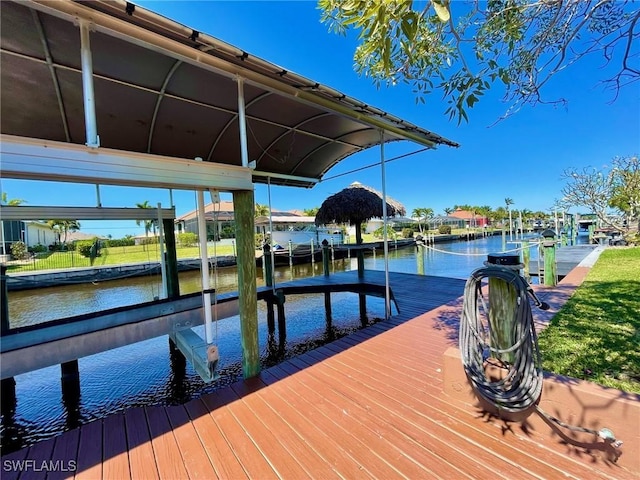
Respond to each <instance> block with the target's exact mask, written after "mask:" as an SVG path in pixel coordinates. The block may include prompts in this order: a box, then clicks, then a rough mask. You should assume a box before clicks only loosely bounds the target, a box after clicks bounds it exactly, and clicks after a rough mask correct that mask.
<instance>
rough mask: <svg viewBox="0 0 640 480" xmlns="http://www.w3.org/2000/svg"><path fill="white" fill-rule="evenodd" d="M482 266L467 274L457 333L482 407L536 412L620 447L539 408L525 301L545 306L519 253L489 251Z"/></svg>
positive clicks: (512, 413)
mask: <svg viewBox="0 0 640 480" xmlns="http://www.w3.org/2000/svg"><path fill="white" fill-rule="evenodd" d="M484 265H485V266H484V267H483V268H479V269H476V270H475V271H473V272H472V273H471V276H470V277H469V279H468V280H467V283H466V285H465V290H464V302H463V310H462V316H461V318H460V335H459V346H460V354H461V357H462V363H463V367H464V370H465V373H466V375H467V378H468V379H469V381H470V383H471V385H472V387H473V390H474V392H475V393H476V396H477V398H478V400H479V402H480V405H481V407H482V408H483V409H484V410H485V411H487V412H489V413H491V414H493V415H496V416H497V417H500V418H502V419H503V420H508V421H516V422H519V421H522V420H524V419H525V418H526V417H528V416H529V415H530V414H531V413H533V412H534V411H535V412H537V413H538V414H540V415H541V416H543V417H544V418H545V419H546V420H547V421H549V422H553V423H554V424H556V425H558V426H560V427H562V428H566V429H569V430H572V431H576V432H583V433H589V434H593V435H595V436H596V438H600V439H602V440H604V441H605V442H606V443H608V444H610V445H611V446H612V447H614V448H615V449H619V448H620V447H621V446H622V441H620V440H616V438H615V436H614V435H613V433H612V432H611V431H610V430H609V429H607V428H603V429H601V430H599V431H598V430H593V429H589V428H584V427H578V426H572V425H568V424H566V423H563V422H561V421H560V420H558V419H557V418H555V417H553V416H551V415H549V414H547V413H546V412H544V411H543V410H542V409H541V408H540V407H539V406H538V403H539V402H540V397H541V394H542V383H543V370H542V358H541V355H540V351H539V349H538V336H537V333H536V329H535V324H534V321H533V315H532V312H531V305H530V303H529V299H531V300H532V301H533V303H534V304H535V305H536V306H537V307H538V308H540V309H542V310H547V309H548V308H549V305H548V304H546V303H545V302H542V301H540V299H539V298H538V297H537V296H536V294H535V292H534V291H533V289H532V288H531V286H530V285H529V283H528V282H527V281H526V280H525V279H524V278H523V277H522V276H521V275H520V272H519V271H520V269H521V268H523V266H524V265H522V264H521V263H520V260H519V256H518V255H513V254H511V255H509V254H490V255H488V257H487V261H486V262H485V263H484ZM485 279H487V280H488V282H487V283H488V301H487V299H486V298H485V296H484V293H483V292H486V291H487V288H486V284H485V285H484V286H483V280H485Z"/></svg>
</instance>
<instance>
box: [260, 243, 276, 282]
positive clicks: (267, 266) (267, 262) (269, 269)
mask: <svg viewBox="0 0 640 480" xmlns="http://www.w3.org/2000/svg"><path fill="white" fill-rule="evenodd" d="M262 269H263V273H264V284H265V285H266V286H267V287H272V286H273V264H272V263H271V247H270V246H269V244H268V243H265V244H264V245H263V246H262Z"/></svg>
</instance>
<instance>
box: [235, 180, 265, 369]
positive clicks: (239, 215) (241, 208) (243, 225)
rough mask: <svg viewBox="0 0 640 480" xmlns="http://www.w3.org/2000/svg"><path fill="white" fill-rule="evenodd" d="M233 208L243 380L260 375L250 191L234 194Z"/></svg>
mask: <svg viewBox="0 0 640 480" xmlns="http://www.w3.org/2000/svg"><path fill="white" fill-rule="evenodd" d="M233 205H234V217H235V224H236V247H237V253H238V261H237V268H238V302H239V307H240V334H241V338H242V373H243V376H244V378H250V377H255V376H256V375H258V373H260V348H259V343H258V300H257V295H256V290H257V289H256V258H255V238H254V231H255V228H254V215H255V205H254V196H253V191H252V190H236V191H234V192H233Z"/></svg>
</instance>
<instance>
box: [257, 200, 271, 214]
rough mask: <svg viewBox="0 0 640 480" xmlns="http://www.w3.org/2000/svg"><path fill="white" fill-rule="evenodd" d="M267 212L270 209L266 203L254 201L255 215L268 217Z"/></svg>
mask: <svg viewBox="0 0 640 480" xmlns="http://www.w3.org/2000/svg"><path fill="white" fill-rule="evenodd" d="M269 213H271V211H270V210H269V206H268V205H260V204H259V203H256V213H255V216H256V217H268V216H269Z"/></svg>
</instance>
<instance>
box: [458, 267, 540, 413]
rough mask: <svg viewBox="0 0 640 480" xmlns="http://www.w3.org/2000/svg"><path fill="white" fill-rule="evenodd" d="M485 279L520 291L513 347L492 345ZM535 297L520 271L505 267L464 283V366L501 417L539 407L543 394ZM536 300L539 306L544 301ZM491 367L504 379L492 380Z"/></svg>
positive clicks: (489, 269)
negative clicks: (488, 371)
mask: <svg viewBox="0 0 640 480" xmlns="http://www.w3.org/2000/svg"><path fill="white" fill-rule="evenodd" d="M485 278H486V279H490V278H497V279H501V280H503V281H504V282H506V283H507V284H509V285H510V286H511V287H512V288H514V289H515V294H516V302H517V303H516V313H515V317H514V321H513V325H511V326H510V327H511V329H510V330H511V333H510V338H511V340H510V342H511V345H509V346H505V345H501V348H497V347H496V345H493V344H492V343H493V342H492V341H491V338H492V332H491V328H492V327H491V325H490V323H489V321H488V318H489V309H490V308H491V305H487V302H485V300H484V297H483V295H482V280H483V279H485ZM530 293H532V290H531V287H530V286H529V284H528V283H527V281H526V280H525V279H524V278H522V277H521V276H520V275H519V273H518V272H517V271H516V270H513V269H510V268H508V267H503V266H500V265H491V266H487V267H485V268H479V269H477V270H475V271H474V272H473V273H472V274H471V276H470V277H469V279H468V280H467V283H466V285H465V291H464V304H463V311H462V317H461V319H460V352H461V356H462V363H463V365H464V369H465V371H466V373H467V376H468V378H469V380H470V381H471V383H472V385H473V388H474V389H475V391H476V392H477V394H478V395H479V396H480V397H481V398H483V399H484V400H486V401H487V402H489V404H490V405H492V406H493V407H495V409H496V410H497V411H498V413H499V414H500V415H501V416H503V415H502V414H503V413H508V414H512V413H520V412H524V411H526V410H528V409H530V408H531V407H535V405H536V404H537V403H538V401H539V399H540V395H541V393H542V380H543V375H542V361H541V357H540V351H539V350H538V337H537V334H536V330H535V325H534V322H533V315H532V313H531V305H530V304H529V294H530ZM534 299H535V300H536V303H537V304H538V305H540V303H541V302H539V301H538V300H537V298H535V297H534ZM483 314H484V317H483ZM483 318H484V321H483ZM505 358H508V359H509V360H508V361H505V360H504V359H505ZM488 365H489V366H491V365H493V366H494V367H497V368H498V369H499V370H501V371H502V374H501V375H500V376H499V378H489V376H488V375H487V373H486V372H487V366H488ZM507 416H508V415H507Z"/></svg>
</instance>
